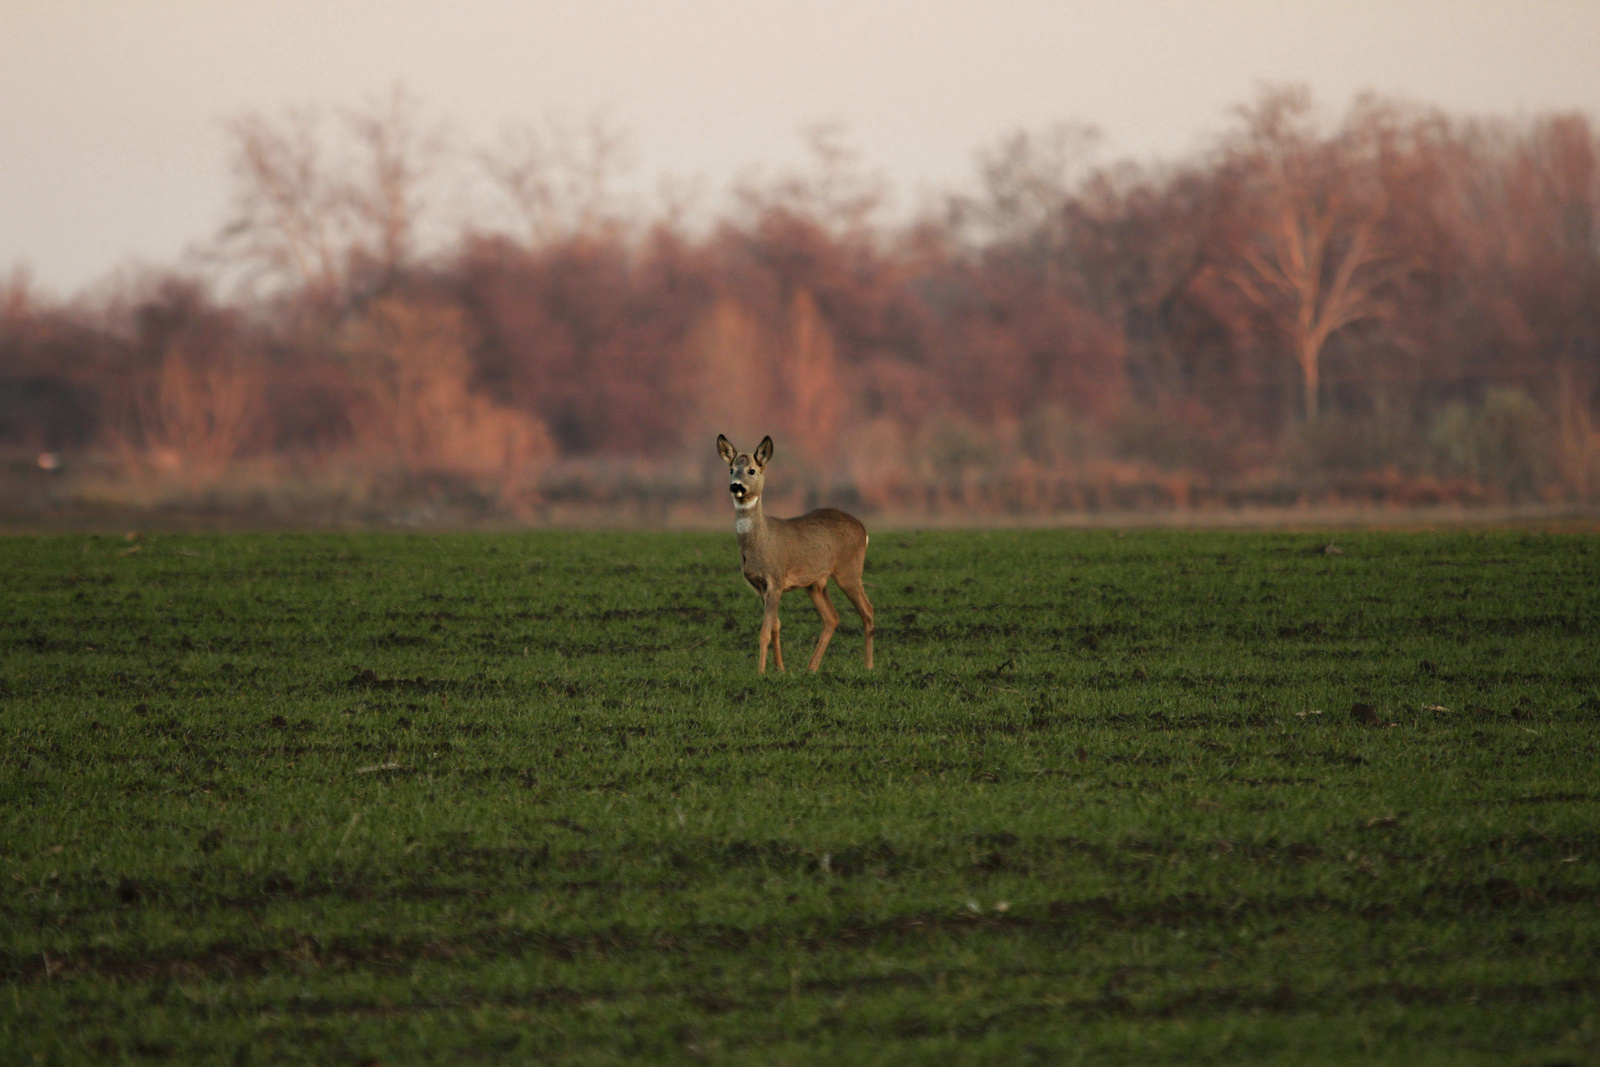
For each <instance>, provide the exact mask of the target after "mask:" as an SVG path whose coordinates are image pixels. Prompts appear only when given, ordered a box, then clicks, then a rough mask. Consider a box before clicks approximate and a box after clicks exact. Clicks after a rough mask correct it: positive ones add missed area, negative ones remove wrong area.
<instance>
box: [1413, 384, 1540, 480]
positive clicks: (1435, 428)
mask: <svg viewBox="0 0 1600 1067" xmlns="http://www.w3.org/2000/svg"><path fill="white" fill-rule="evenodd" d="M1550 432H1551V426H1550V418H1549V416H1548V415H1547V414H1546V413H1545V411H1544V409H1543V408H1541V407H1540V406H1539V404H1538V403H1537V402H1536V401H1535V400H1534V399H1533V398H1532V397H1530V396H1529V395H1528V394H1527V393H1525V392H1523V391H1522V390H1521V389H1510V388H1504V387H1495V388H1491V389H1489V390H1487V391H1486V392H1485V393H1484V395H1483V400H1482V402H1481V403H1478V404H1475V405H1474V404H1467V403H1464V402H1462V401H1459V400H1457V401H1452V402H1451V403H1449V404H1446V405H1445V406H1444V407H1443V408H1441V409H1440V410H1439V412H1438V413H1437V414H1436V415H1435V416H1434V418H1433V423H1432V425H1431V426H1430V427H1429V429H1428V438H1427V443H1428V446H1429V448H1430V449H1431V452H1432V455H1431V457H1430V458H1431V460H1432V466H1433V468H1434V470H1435V471H1436V472H1437V473H1438V474H1441V475H1443V476H1445V477H1465V478H1471V479H1473V480H1474V481H1476V482H1478V483H1479V484H1481V485H1483V486H1484V487H1485V488H1489V489H1494V490H1498V491H1499V492H1502V493H1504V494H1505V495H1506V496H1507V497H1508V498H1510V499H1512V500H1519V499H1529V498H1533V497H1537V496H1539V495H1540V491H1541V490H1542V489H1543V488H1544V487H1546V486H1548V485H1549V484H1550V483H1551V481H1552V478H1553V476H1554V473H1555V472H1554V470H1553V468H1552V465H1551V460H1550V455H1551V452H1550V441H1549V437H1550Z"/></svg>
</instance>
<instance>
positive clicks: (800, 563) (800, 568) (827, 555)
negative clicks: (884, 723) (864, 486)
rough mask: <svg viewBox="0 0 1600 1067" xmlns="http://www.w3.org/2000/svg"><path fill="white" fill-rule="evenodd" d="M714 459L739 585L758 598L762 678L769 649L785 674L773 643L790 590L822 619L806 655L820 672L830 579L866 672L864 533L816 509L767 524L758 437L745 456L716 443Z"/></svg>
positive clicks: (765, 454) (720, 439)
mask: <svg viewBox="0 0 1600 1067" xmlns="http://www.w3.org/2000/svg"><path fill="white" fill-rule="evenodd" d="M717 454H718V455H720V456H721V457H722V459H723V461H724V462H726V463H727V464H728V481H729V485H728V492H730V493H732V494H733V510H734V514H735V516H736V518H735V519H734V523H733V532H734V533H735V534H737V535H738V536H739V559H740V564H741V566H742V567H743V568H744V580H745V581H747V582H749V583H750V586H751V588H753V589H754V590H755V591H756V592H757V593H758V594H759V595H760V597H761V603H762V605H763V606H764V607H765V608H766V611H765V612H764V613H763V614H762V616H761V658H760V660H759V661H758V662H757V664H756V670H758V671H760V672H761V673H762V674H765V673H766V672H767V645H768V644H771V645H772V651H773V655H774V658H775V659H776V661H777V664H778V669H779V670H780V671H781V670H783V644H782V642H781V641H780V640H779V637H778V630H779V624H778V600H779V599H780V598H781V597H782V596H783V594H785V593H787V592H788V591H789V590H791V589H804V590H805V591H806V592H807V593H809V594H811V603H813V604H815V605H816V607H817V614H818V615H821V616H822V635H821V636H820V637H818V638H817V650H816V651H815V652H813V653H812V654H811V669H812V670H816V669H817V668H818V667H820V666H821V665H822V654H823V653H824V652H826V651H827V650H828V642H829V641H830V640H831V639H832V638H833V631H834V628H835V627H837V626H838V625H839V613H838V612H837V611H835V610H834V607H833V602H832V601H831V600H829V599H828V579H829V578H833V579H835V580H836V581H838V583H839V588H840V589H843V590H844V595H845V596H847V597H849V598H850V603H852V604H854V605H855V608H856V611H857V612H859V613H860V615H861V624H862V627H863V631H864V632H865V634H866V638H867V669H868V670H871V669H872V602H871V601H870V600H868V599H867V591H866V590H865V589H863V588H862V586H861V567H862V565H863V564H864V563H866V561H867V528H866V527H865V526H863V525H861V523H860V521H859V520H857V519H856V518H855V516H853V515H846V514H845V513H844V512H842V511H838V510H836V509H834V508H819V509H818V510H816V511H812V512H807V513H806V514H804V515H802V516H800V517H799V518H798V519H769V518H767V517H766V515H764V514H763V513H762V511H761V487H762V485H763V483H764V482H765V480H766V469H767V461H768V460H770V459H771V458H772V438H770V437H763V438H762V439H761V444H760V445H758V446H756V450H755V452H754V453H751V454H749V455H747V454H745V453H743V452H740V451H739V450H738V449H736V448H734V447H733V445H732V443H730V442H729V440H728V439H727V438H726V437H724V436H722V435H721V434H718V435H717Z"/></svg>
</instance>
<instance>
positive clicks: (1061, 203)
mask: <svg viewBox="0 0 1600 1067" xmlns="http://www.w3.org/2000/svg"><path fill="white" fill-rule="evenodd" d="M1099 141H1100V133H1099V131H1098V130H1096V129H1095V128H1094V127H1092V126H1086V125H1083V124H1081V123H1070V122H1063V123H1057V124H1056V125H1054V126H1051V127H1049V128H1047V129H1044V130H1041V131H1038V132H1030V131H1027V130H1017V131H1016V132H1014V133H1012V134H1010V135H1009V136H1007V137H1005V138H1004V139H1002V140H1001V141H1000V142H999V143H998V144H996V145H995V146H994V147H992V148H989V149H986V150H984V151H981V152H979V153H978V175H979V182H980V184H981V186H982V189H981V192H980V193H979V194H978V195H976V196H955V197H951V198H950V201H949V215H950V222H951V225H952V226H953V227H954V228H955V229H956V231H957V232H958V233H966V234H969V235H970V236H971V238H972V239H975V240H977V241H978V242H979V243H981V244H997V245H1002V246H1005V247H1007V248H1011V249H1016V250H1029V251H1032V252H1034V253H1036V254H1038V255H1041V256H1043V257H1044V258H1046V259H1054V258H1055V257H1056V256H1057V255H1059V254H1060V252H1061V250H1062V249H1063V247H1064V246H1065V245H1066V244H1067V241H1068V237H1069V233H1068V221H1069V220H1068V213H1067V206H1068V204H1069V203H1070V202H1071V200H1072V198H1073V187H1074V185H1075V184H1076V182H1077V180H1078V176H1079V172H1080V171H1081V169H1082V168H1083V166H1084V164H1085V163H1086V162H1087V161H1088V160H1089V159H1090V158H1091V157H1092V155H1093V153H1094V150H1095V148H1096V147H1097V145H1098V144H1099Z"/></svg>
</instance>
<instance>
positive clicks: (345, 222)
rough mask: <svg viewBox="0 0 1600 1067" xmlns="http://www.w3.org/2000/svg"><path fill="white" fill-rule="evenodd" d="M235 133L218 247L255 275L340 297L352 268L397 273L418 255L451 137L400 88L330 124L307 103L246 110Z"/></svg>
mask: <svg viewBox="0 0 1600 1067" xmlns="http://www.w3.org/2000/svg"><path fill="white" fill-rule="evenodd" d="M228 133H229V136H230V139H231V141H232V145H231V157H232V158H231V166H232V170H233V175H234V183H235V188H234V197H233V207H232V212H231V216H230V218H229V219H228V221H227V223H226V224H225V225H224V227H223V229H222V231H221V234H220V240H219V246H220V253H221V254H222V255H223V256H224V257H226V258H232V259H234V260H236V261H238V262H240V263H241V264H243V265H244V266H245V268H246V271H247V273H248V280H249V281H251V282H261V281H266V282H268V283H270V284H276V285H291V286H299V287H303V288H304V289H306V290H308V291H309V292H310V293H311V294H312V295H313V296H315V297H317V298H320V299H323V300H327V301H334V300H337V299H338V298H339V297H341V296H343V295H345V294H346V290H347V288H348V286H349V284H350V282H351V279H352V276H353V274H354V272H357V271H366V272H369V273H374V272H375V273H376V274H378V275H379V276H380V277H385V276H389V275H392V273H393V272H394V271H396V270H399V269H400V268H402V267H403V266H405V265H406V263H407V262H408V261H409V260H410V259H411V257H412V256H413V255H414V254H415V251H416V244H417V231H418V226H419V220H420V219H421V217H422V216H423V214H424V211H425V208H426V206H427V205H426V199H425V197H424V193H423V190H424V186H425V185H426V184H427V182H428V181H429V179H430V178H431V177H432V176H433V174H434V173H435V171H436V170H437V167H438V164H439V161H440V158H441V153H442V149H443V135H442V133H441V132H439V130H438V129H437V128H429V127H427V126H426V125H425V124H424V122H423V120H422V117H421V111H420V108H419V105H418V104H417V103H416V101H415V100H414V99H413V98H412V97H411V96H410V95H409V94H407V93H406V91H405V90H404V89H403V88H400V87H396V88H395V89H394V90H393V91H392V92H391V93H390V94H389V96H388V98H387V99H386V100H384V101H381V102H374V103H371V104H369V105H368V106H367V107H365V108H363V109H359V110H352V111H346V112H342V113H341V114H340V115H339V117H338V121H337V122H336V123H333V124H331V125H330V123H329V121H328V118H327V116H326V115H324V114H323V113H321V112H319V111H315V110H312V109H309V108H302V109H297V110H291V111H289V112H287V113H286V114H284V115H283V116H282V117H281V118H276V119H274V118H269V117H267V116H264V115H261V114H249V115H245V116H242V117H240V118H237V119H235V120H233V121H232V122H231V123H229V125H228Z"/></svg>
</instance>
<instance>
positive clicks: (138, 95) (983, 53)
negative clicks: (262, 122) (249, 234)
mask: <svg viewBox="0 0 1600 1067" xmlns="http://www.w3.org/2000/svg"><path fill="white" fill-rule="evenodd" d="M1263 80H1266V81H1290V82H1304V83H1306V84H1308V85H1310V86H1311V88H1312V90H1313V91H1314V93H1315V95H1316V98H1317V99H1318V101H1319V102H1320V103H1321V104H1322V105H1323V106H1324V107H1325V108H1326V109H1328V110H1330V111H1332V112H1338V111H1340V110H1342V109H1343V107H1344V106H1345V105H1346V104H1347V103H1348V102H1349V100H1350V98H1351V97H1352V96H1353V94H1355V93H1356V92H1358V91H1360V90H1362V89H1369V88H1370V89H1375V90H1378V91H1380V92H1383V93H1389V94H1396V95H1401V96H1404V97H1407V98H1410V99H1413V100H1416V101H1419V102H1423V103H1431V104H1438V105H1441V106H1443V107H1445V108H1447V109H1448V110H1450V111H1452V112H1455V113H1458V114H1468V113H1470V114H1491V113H1492V114H1505V115H1514V114H1526V113H1532V112H1540V111H1547V110H1555V109H1559V110H1572V109H1577V110H1582V111H1585V112H1588V113H1589V114H1590V115H1591V116H1600V0H1504V2H1487V0H1483V2H1480V0H1209V2H1207V0H1174V2H1155V0H1095V2H1089V0H981V2H966V0H960V2H957V0H944V2H941V0H804V2H798V0H797V2H793V3H783V2H777V0H743V2H736V0H570V2H555V0H519V2H511V0H505V2H497V0H453V2H448V3H447V2H444V0H430V2H420V0H148V2H136V0H0V274H3V273H4V272H8V271H9V270H10V269H11V268H12V267H13V266H15V265H19V264H22V265H27V266H28V267H29V268H30V269H31V271H32V274H33V278H34V280H35V282H36V283H37V284H38V285H39V286H40V288H41V289H43V290H44V291H45V292H49V293H53V294H55V295H58V296H65V295H69V294H70V293H72V292H74V291H77V290H79V289H80V288H82V287H84V286H85V285H87V284H89V283H91V282H93V281H94V280H96V279H99V278H101V277H103V276H105V275H107V274H108V273H109V272H111V271H112V270H113V269H115V268H116V267H118V266H119V265H121V264H125V263H127V262H130V261H142V262H147V263H158V264H162V263H176V262H177V261H178V258H179V256H180V255H181V254H182V252H183V250H184V249H185V248H186V247H188V246H190V245H191V244H193V243H194V242H196V241H199V240H202V239H204V238H206V237H207V236H209V235H210V234H212V233H213V232H215V230H216V228H217V227H218V225H219V224H220V223H221V221H222V218H223V215H224V212H225V208H226V200H227V191H228V175H227V169H226V165H225V160H226V141H225V137H224V134H223V123H224V121H225V120H226V119H227V118H229V117H230V116H235V115H239V114H241V113H244V112H248V111H263V112H267V113H269V114H274V113H279V112H281V110H282V109H284V108H286V107H289V106H292V105H304V104H319V105H329V106H348V105H360V104H362V103H364V102H367V101H370V100H374V99H377V98H380V97H382V96H383V95H384V94H385V93H386V92H387V91H388V89H389V88H390V87H391V86H393V85H394V84H396V83H397V82H398V83H402V84H404V85H405V86H406V87H407V88H408V89H409V91H410V92H411V93H412V95H413V96H415V97H416V98H417V99H418V100H420V101H421V103H423V104H424V105H426V106H427V107H428V108H429V109H430V110H431V111H432V112H434V113H436V114H438V115H439V116H441V117H449V118H451V119H452V120H454V122H455V123H456V124H457V125H458V126H459V128H460V129H461V131H462V132H463V134H464V135H465V136H467V137H483V138H487V137H488V136H489V135H490V134H491V133H492V132H493V131H495V130H496V129H497V128H498V127H500V126H501V125H503V124H506V123H512V122H516V121H519V120H534V119H540V118H542V117H545V116H549V115H552V114H554V115H559V116H565V117H566V118H568V119H570V120H574V121H581V120H583V119H585V118H586V117H588V116H590V115H592V114H594V113H596V112H597V111H601V110H603V111H604V112H605V114H606V115H607V116H609V120H610V121H611V122H612V123H613V124H614V125H616V126H619V127H621V128H623V129H625V130H626V131H627V132H628V133H629V134H630V135H631V138H632V144H633V149H634V155H635V157H636V161H637V168H638V171H639V172H640V173H641V174H644V175H650V176H654V175H673V176H679V177H685V178H688V177H694V176H700V177H702V178H704V179H706V180H708V181H709V182H710V183H711V184H712V186H713V188H716V189H722V188H725V187H726V185H727V183H728V181H729V180H730V179H731V178H733V177H734V176H736V175H738V174H740V173H741V172H743V171H745V170H746V169H748V168H749V167H751V166H753V165H757V164H760V165H764V166H766V167H768V168H769V169H770V168H774V167H780V166H782V165H785V164H787V163H790V162H793V161H795V160H797V159H798V158H799V157H800V156H801V149H800V146H801V140H800V137H799V133H798V131H799V130H800V129H801V128H803V127H805V126H807V125H809V124H812V123H816V122H821V121H830V122H838V123H841V124H842V125H843V127H844V129H845V130H846V132H847V135H848V139H849V141H850V142H851V143H853V144H854V145H855V146H856V147H857V148H859V149H860V150H861V152H862V154H863V156H864V157H865V159H866V161H867V163H868V164H869V165H870V166H871V167H872V168H874V169H877V170H879V171H881V172H882V173H883V174H884V175H886V176H887V177H888V178H889V179H890V180H891V182H892V183H893V185H894V187H895V189H896V194H897V196H898V198H899V202H900V203H901V205H902V206H906V205H909V204H911V203H914V202H915V201H916V199H917V197H918V196H919V195H921V193H923V192H925V191H927V190H931V189H950V188H954V187H956V186H958V185H960V184H962V183H965V182H967V181H969V180H970V178H971V175H972V172H973V162H972V161H973V154H974V152H975V150H977V149H979V148H981V147H983V146H986V145H989V144H991V143H993V142H994V141H995V140H997V139H998V138H999V137H1000V136H1002V135H1003V134H1005V133H1007V132H1010V131H1012V130H1015V129H1017V128H1019V127H1029V128H1039V127H1043V126H1046V125H1048V124H1051V123H1054V122H1057V121H1060V120H1075V121H1083V122H1088V123H1092V124H1094V125H1096V126H1098V127H1100V128H1101V129H1102V130H1103V131H1104V133H1105V135H1106V141H1105V147H1104V150H1103V157H1104V158H1107V159H1113V158H1122V157H1130V156H1131V157H1134V158H1138V159H1141V160H1151V159H1157V158H1175V157H1178V156H1180V155H1183V154H1185V153H1187V152H1190V151H1192V150H1194V149H1196V148H1197V147H1199V146H1201V145H1203V144H1204V143H1206V141H1207V139H1208V138H1209V137H1211V136H1214V135H1215V134H1216V133H1217V132H1218V131H1220V130H1222V129H1224V128H1225V127H1226V126H1227V125H1228V122H1229V115H1228V112H1229V109H1230V108H1231V107H1232V106H1234V105H1236V104H1238V103H1241V102H1243V101H1245V100H1247V99H1249V98H1250V97H1251V96H1252V95H1253V93H1254V92H1255V87H1256V85H1257V83H1258V82H1260V81H1263Z"/></svg>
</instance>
